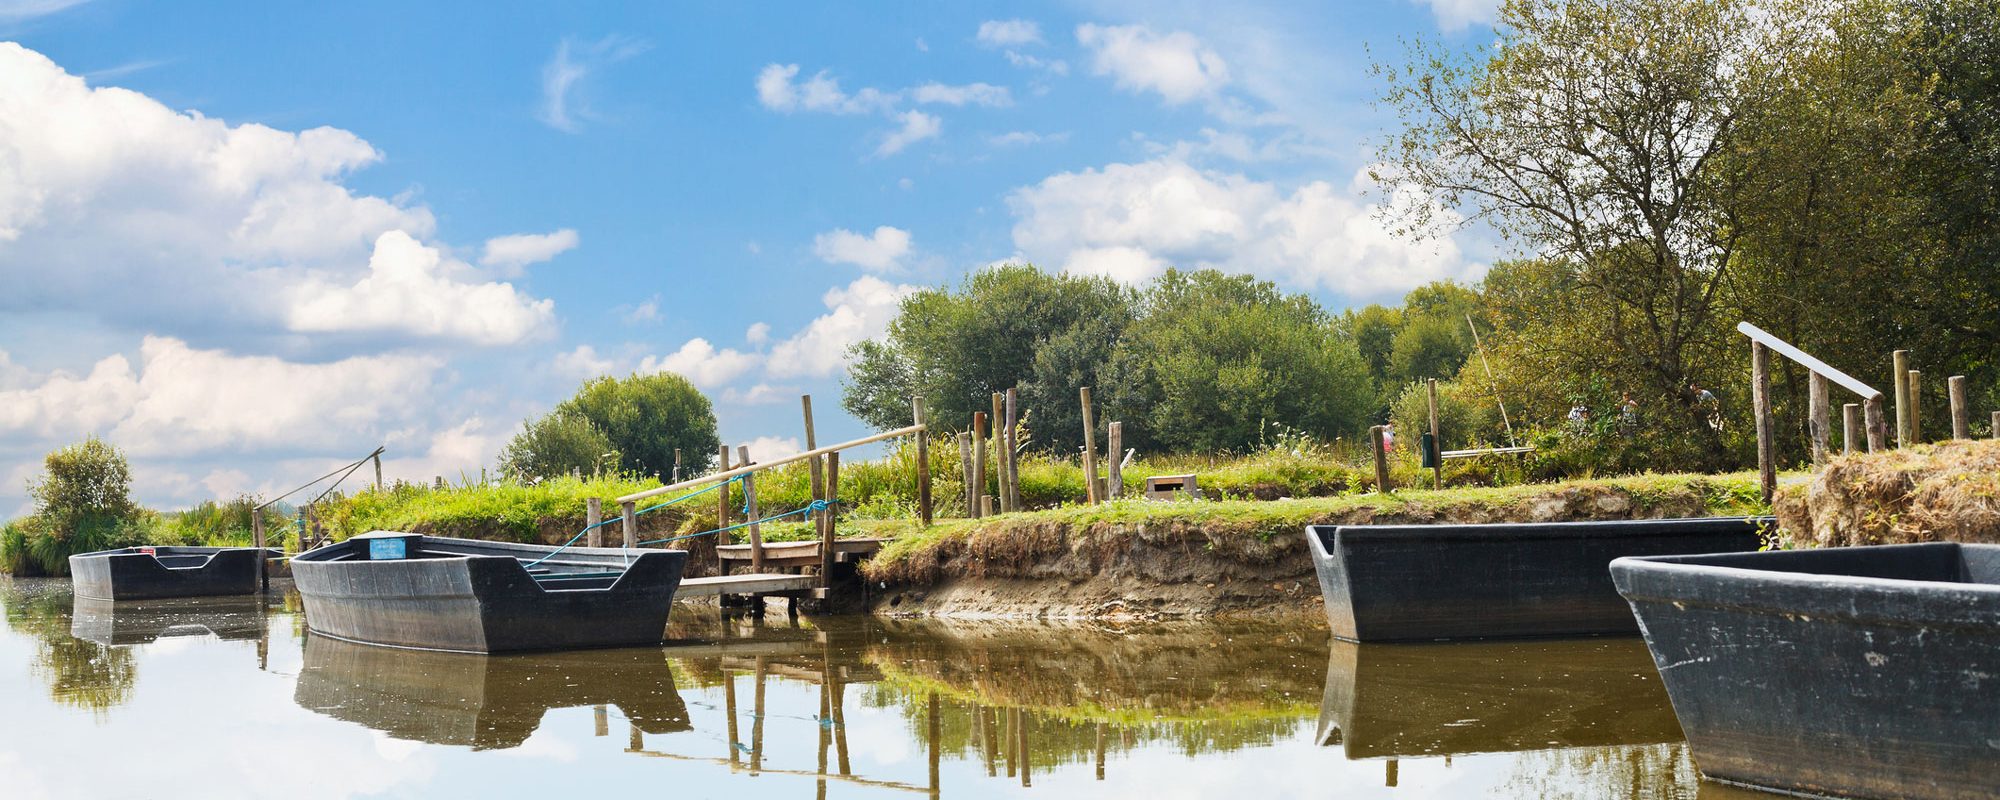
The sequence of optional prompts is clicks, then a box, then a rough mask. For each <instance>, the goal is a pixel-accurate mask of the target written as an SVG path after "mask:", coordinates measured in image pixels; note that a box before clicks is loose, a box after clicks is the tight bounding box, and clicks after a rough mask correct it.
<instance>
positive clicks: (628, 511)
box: [618, 500, 639, 548]
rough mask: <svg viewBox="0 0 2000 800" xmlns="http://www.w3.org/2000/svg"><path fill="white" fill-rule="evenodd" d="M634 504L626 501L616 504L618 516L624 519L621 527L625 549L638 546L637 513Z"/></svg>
mask: <svg viewBox="0 0 2000 800" xmlns="http://www.w3.org/2000/svg"><path fill="white" fill-rule="evenodd" d="M634 502H635V501H631V500H627V501H625V502H623V503H619V504H618V515H619V516H620V517H623V518H624V520H623V525H622V527H623V529H624V533H625V546H626V547H627V548H633V547H638V546H639V512H638V509H637V506H635V505H634Z"/></svg>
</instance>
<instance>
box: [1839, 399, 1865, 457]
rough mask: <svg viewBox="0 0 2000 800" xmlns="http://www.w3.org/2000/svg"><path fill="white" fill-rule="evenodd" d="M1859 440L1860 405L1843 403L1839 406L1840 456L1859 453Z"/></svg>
mask: <svg viewBox="0 0 2000 800" xmlns="http://www.w3.org/2000/svg"><path fill="white" fill-rule="evenodd" d="M1860 440H1861V405H1860V404H1859V403H1844V404H1842V405H1841V406H1840V454H1841V455H1844V456H1851V455H1854V454H1855V453H1857V452H1860V450H1861V446H1860V445H1859V444H1858V443H1859V441H1860Z"/></svg>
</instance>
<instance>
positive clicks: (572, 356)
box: [549, 344, 618, 381]
mask: <svg viewBox="0 0 2000 800" xmlns="http://www.w3.org/2000/svg"><path fill="white" fill-rule="evenodd" d="M549 367H550V369H553V370H554V371H555V373H556V374H557V375H561V376H563V377H565V378H570V379H573V380H578V381H583V380H589V379H591V378H595V377H598V376H600V375H609V374H611V373H613V372H616V371H617V370H618V362H616V361H614V360H612V359H610V358H609V357H606V356H601V355H598V354H597V348H595V347H591V346H590V345H587V344H580V345H577V346H576V349H575V350H571V351H569V352H566V353H557V354H556V357H555V360H554V361H552V362H550V364H549Z"/></svg>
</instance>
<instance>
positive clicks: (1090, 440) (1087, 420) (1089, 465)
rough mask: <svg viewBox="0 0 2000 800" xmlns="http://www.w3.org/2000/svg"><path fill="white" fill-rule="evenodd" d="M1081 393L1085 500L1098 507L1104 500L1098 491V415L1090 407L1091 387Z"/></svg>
mask: <svg viewBox="0 0 2000 800" xmlns="http://www.w3.org/2000/svg"><path fill="white" fill-rule="evenodd" d="M1079 393H1080V394H1081V395H1082V397H1083V499H1084V500H1085V501H1087V502H1089V503H1090V504H1091V505H1097V504H1098V503H1100V502H1102V501H1103V500H1104V498H1103V497H1102V496H1101V495H1102V493H1101V492H1099V491H1097V414H1096V412H1094V411H1092V410H1091V407H1090V387H1088V386H1085V387H1083V388H1082V389H1080V390H1079Z"/></svg>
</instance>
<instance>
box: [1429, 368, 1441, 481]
mask: <svg viewBox="0 0 2000 800" xmlns="http://www.w3.org/2000/svg"><path fill="white" fill-rule="evenodd" d="M1428 399H1429V401H1430V409H1431V459H1432V460H1431V481H1432V483H1431V486H1432V488H1436V489H1442V488H1444V435H1443V434H1442V433H1441V432H1440V431H1439V430H1438V381H1437V379H1436V378H1431V379H1430V394H1429V397H1428Z"/></svg>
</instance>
